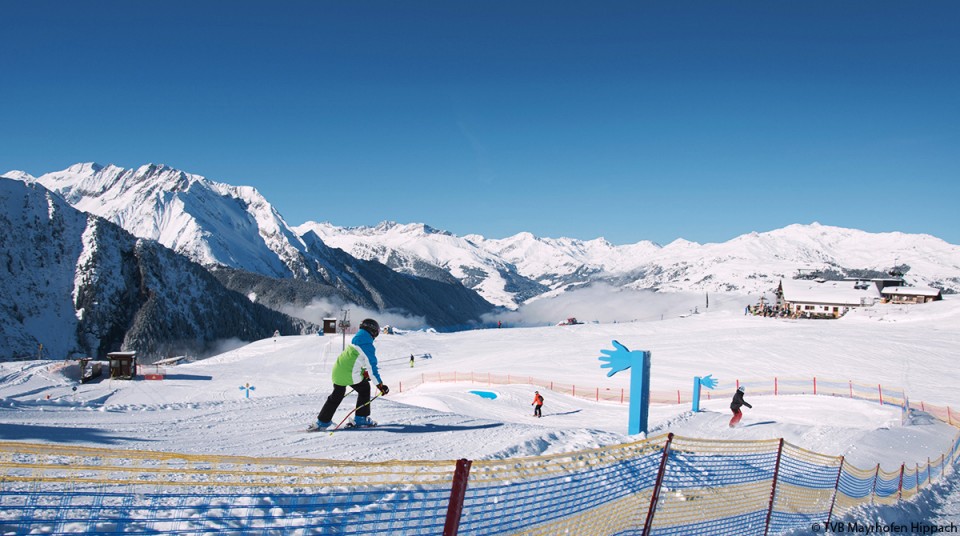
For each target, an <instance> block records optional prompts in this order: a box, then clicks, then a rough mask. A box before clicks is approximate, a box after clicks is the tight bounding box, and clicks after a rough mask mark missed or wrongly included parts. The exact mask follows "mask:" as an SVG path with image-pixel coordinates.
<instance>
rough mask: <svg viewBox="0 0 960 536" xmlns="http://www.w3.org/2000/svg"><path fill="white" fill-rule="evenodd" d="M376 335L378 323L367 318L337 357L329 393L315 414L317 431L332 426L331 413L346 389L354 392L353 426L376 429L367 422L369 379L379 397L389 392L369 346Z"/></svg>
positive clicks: (375, 353)
mask: <svg viewBox="0 0 960 536" xmlns="http://www.w3.org/2000/svg"><path fill="white" fill-rule="evenodd" d="M379 334H380V324H378V323H377V321H376V320H373V319H372V318H367V319H366V320H364V321H363V322H361V323H360V329H359V330H357V334H356V335H354V336H353V339H352V340H351V341H350V345H349V346H347V348H346V349H345V350H344V351H343V352H342V353H341V354H340V356H339V357H337V361H336V363H334V365H333V372H332V373H331V376H332V378H333V392H332V393H330V396H328V397H327V401H326V402H325V403H324V404H323V408H322V409H321V410H320V414H319V415H317V425H316V427H317V428H319V429H324V428H327V427H328V426H330V425H331V424H333V414H334V413H336V411H337V408H338V407H340V402H342V401H343V397H344V396H346V394H347V387H351V388H353V390H354V391H356V392H357V409H356V415H355V417H354V425H356V426H376V424H377V423H376V422H374V421H373V420H371V419H370V380H371V379H373V380H375V381H376V382H377V389H378V390H379V391H380V394H381V395H386V394H387V393H389V392H390V389H389V388H388V387H387V386H386V385H384V384H383V380H381V379H380V370H379V369H378V368H377V352H376V349H375V348H374V347H373V340H374V339H376V338H377V335H379Z"/></svg>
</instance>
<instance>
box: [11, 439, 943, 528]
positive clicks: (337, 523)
mask: <svg viewBox="0 0 960 536" xmlns="http://www.w3.org/2000/svg"><path fill="white" fill-rule="evenodd" d="M958 448H960V435H958V436H957V437H956V438H955V439H954V442H953V446H952V448H951V449H950V450H949V452H946V453H943V454H941V455H940V456H938V458H937V459H936V460H933V461H926V462H925V463H922V464H920V463H915V464H914V465H908V464H904V465H902V466H900V467H898V468H893V469H889V468H881V467H879V466H876V467H872V468H858V467H854V466H852V465H851V464H849V463H846V462H845V461H844V459H843V458H842V457H838V456H828V455H823V454H819V453H816V452H811V451H808V450H805V449H802V448H800V447H797V446H795V445H791V444H790V443H787V442H785V441H782V440H777V439H773V440H763V441H719V440H706V439H693V438H685V437H677V436H673V435H672V434H671V435H667V436H658V437H653V438H650V439H646V440H643V441H638V442H634V443H628V444H622V445H615V446H610V447H604V448H596V449H590V450H583V451H578V452H573V453H565V454H556V455H550V456H538V457H528V458H518V459H503V460H480V461H474V462H472V468H471V469H470V470H469V478H468V482H467V488H466V492H465V494H464V496H463V502H462V511H460V513H459V533H460V534H530V535H535V534H542V535H547V534H597V535H604V534H610V535H626V534H651V535H672V534H693V533H696V534H744V535H749V534H776V533H780V532H784V531H788V530H791V529H795V528H798V527H808V526H810V525H811V524H812V523H814V522H818V523H824V522H826V521H828V520H829V519H831V518H833V519H837V518H839V517H840V516H842V515H844V514H845V513H846V512H849V511H850V510H852V509H854V508H857V507H859V506H862V505H865V504H894V503H897V502H898V501H901V500H908V499H910V498H911V497H913V496H915V495H916V494H917V493H918V492H919V491H920V490H922V489H923V488H925V487H927V486H929V485H931V483H933V482H936V481H937V480H938V479H939V478H942V477H943V476H944V475H945V474H946V473H948V472H949V468H950V467H952V465H953V464H954V463H955V461H956V458H957V452H958ZM455 468H456V462H455V461H437V462H429V461H428V462H421V461H393V462H381V463H358V462H344V461H333V460H309V459H299V458H248V457H231V456H201V455H186V454H171V453H159V452H148V451H124V450H113V449H111V450H107V449H93V448H83V447H69V446H55V445H37V444H25V443H17V442H0V530H2V531H3V532H4V533H12V534H32V533H43V534H76V533H98V534H156V533H165V534H203V533H211V532H217V533H225V534H230V533H236V534H240V533H244V534H250V533H253V534H318V533H319V534H358V535H359V534H372V533H377V532H384V533H389V534H441V533H443V531H444V526H445V521H446V518H447V516H448V512H449V510H450V501H451V490H452V487H453V480H454V472H455Z"/></svg>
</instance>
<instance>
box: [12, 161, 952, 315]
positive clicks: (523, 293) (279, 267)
mask: <svg viewBox="0 0 960 536" xmlns="http://www.w3.org/2000/svg"><path fill="white" fill-rule="evenodd" d="M8 176H16V177H17V178H19V179H20V180H25V181H31V180H36V181H38V182H40V183H41V184H44V185H45V186H47V187H49V188H50V189H52V190H54V191H57V192H59V193H61V194H62V195H63V196H64V197H65V198H66V199H67V200H68V201H69V202H71V203H72V204H74V205H75V206H76V207H77V208H80V209H82V210H86V211H89V212H91V213H93V214H97V215H100V216H102V217H104V218H107V219H108V220H110V221H113V222H115V223H117V224H118V225H121V226H123V227H124V228H125V229H127V230H128V231H130V232H132V233H134V234H136V235H137V236H141V237H145V238H153V239H156V240H158V241H160V242H161V243H162V244H164V245H167V246H168V247H170V248H172V249H174V250H176V251H178V252H181V253H183V254H185V255H187V256H189V257H190V258H192V259H194V260H195V261H197V262H199V263H201V264H203V265H204V266H207V267H209V268H231V269H234V270H242V271H243V272H249V273H253V274H259V275H260V276H262V277H264V278H267V279H268V280H270V281H276V282H278V283H277V284H279V285H281V286H284V285H285V286H287V287H289V286H291V285H294V286H298V288H300V287H302V284H304V283H305V284H307V285H312V284H319V285H325V287H324V288H326V289H328V290H329V289H330V288H333V289H336V290H337V292H339V293H342V294H344V295H346V296H347V298H346V299H348V300H352V301H354V302H357V303H360V304H361V305H369V306H372V307H375V308H379V309H385V308H391V307H392V308H400V309H407V308H410V309H408V311H409V312H410V313H412V314H415V315H421V316H427V317H430V315H432V317H431V318H433V319H434V323H439V324H443V323H446V324H448V325H450V324H463V323H466V322H467V319H468V318H477V317H478V316H479V315H480V314H482V313H483V312H486V311H487V310H489V308H488V309H484V306H483V304H480V303H475V300H474V298H473V297H472V293H471V295H466V294H463V292H462V289H460V288H458V287H460V286H461V284H462V286H463V287H466V288H467V289H472V290H473V291H475V292H476V293H477V294H478V295H479V296H482V297H483V299H485V300H486V301H487V302H489V303H492V304H494V305H498V306H503V307H507V308H511V309H513V308H517V307H518V306H519V305H520V304H522V303H524V302H527V301H529V300H532V299H537V298H541V297H547V296H552V295H556V294H559V293H563V292H566V291H568V290H571V289H576V288H580V287H583V286H587V285H590V284H593V283H606V284H610V285H613V286H615V287H617V288H630V289H650V290H657V291H665V292H682V291H707V292H736V293H740V294H757V293H763V292H769V291H771V290H772V289H774V288H776V286H777V284H778V282H779V280H780V279H782V278H785V277H786V278H789V277H793V276H795V275H796V274H797V273H798V270H800V269H808V270H816V271H819V272H820V273H821V274H824V275H826V276H828V277H839V276H858V277H871V276H873V277H879V276H883V275H885V274H886V273H887V272H888V271H889V270H890V269H891V268H894V267H897V268H899V269H900V271H902V272H904V273H905V279H906V281H907V283H908V284H914V285H924V286H935V287H939V288H942V289H944V290H945V291H946V292H948V293H949V292H958V291H960V246H957V245H953V244H949V243H947V242H944V241H943V240H940V239H938V238H936V237H933V236H930V235H916V234H905V233H898V232H892V233H867V232H863V231H859V230H855V229H845V228H840V227H831V226H825V225H820V224H818V223H812V224H808V225H801V224H797V225H790V226H788V227H785V228H783V229H777V230H773V231H769V232H762V233H758V232H753V233H749V234H745V235H742V236H739V237H736V238H734V239H732V240H729V241H727V242H722V243H710V244H698V243H695V242H689V241H686V240H682V239H678V240H676V241H674V242H671V243H670V244H667V245H665V246H661V245H658V244H655V243H653V242H649V241H641V242H638V243H635V244H627V245H613V244H611V243H609V242H607V241H606V240H604V239H602V238H597V239H595V240H587V241H584V240H577V239H571V238H544V237H537V236H534V235H532V234H530V233H519V234H517V235H514V236H511V237H507V238H503V239H489V238H485V237H483V236H480V235H475V234H469V235H466V236H457V235H454V234H452V233H449V232H446V231H443V230H438V229H434V228H432V227H430V226H428V225H425V224H421V223H412V224H399V223H393V222H384V223H381V224H379V225H377V226H374V227H339V226H336V225H334V224H332V223H316V222H307V223H304V224H303V225H300V226H297V227H289V226H287V224H286V222H285V221H284V220H283V218H282V217H281V216H280V214H279V213H278V212H277V211H276V210H275V209H274V208H273V207H272V206H271V205H270V204H269V203H268V202H267V201H266V200H265V199H264V198H263V197H262V196H261V195H260V194H259V193H257V192H256V190H254V189H252V188H245V187H235V186H230V185H226V184H222V183H217V182H213V181H209V180H207V179H205V178H203V177H200V176H198V175H191V174H188V173H185V172H182V171H178V170H174V169H171V168H168V167H165V166H155V165H147V166H142V167H140V168H138V169H136V170H125V169H122V168H118V167H116V166H106V167H102V166H99V165H96V164H77V165H75V166H72V167H70V168H68V169H66V170H64V171H60V172H55V173H48V174H46V175H43V176H41V177H39V178H36V179H34V178H33V177H30V176H29V175H27V174H25V173H21V172H11V173H9V174H8ZM335 248H339V249H340V250H343V252H346V253H343V252H341V251H339V250H338V249H335ZM357 259H362V261H357ZM363 261H366V262H367V263H369V264H366V265H364V264H363ZM381 264H382V265H385V266H387V267H389V268H390V269H391V270H392V271H391V270H388V271H382V270H379V268H378V267H379V266H380V265H381ZM371 272H372V273H371ZM230 273H231V274H232V273H233V272H230ZM398 273H399V274H405V275H406V276H412V277H406V278H404V279H400V280H397V279H390V280H389V281H386V280H383V279H382V277H385V278H391V277H393V278H396V277H400V276H399V275H397V274H398ZM390 274H393V275H392V276H391V275H390ZM221 279H222V280H224V281H225V282H227V284H228V285H235V286H232V287H231V288H236V289H237V290H241V291H243V292H248V289H246V288H245V287H244V285H247V286H249V285H250V284H251V283H250V281H249V277H246V276H244V277H233V276H231V277H229V278H228V277H221ZM240 280H243V282H241V281H240ZM294 281H295V282H296V283H294ZM400 282H402V283H404V284H403V285H398V283H400ZM430 282H432V283H430ZM434 283H438V284H439V285H440V286H439V287H438V288H433V289H430V290H429V292H428V295H429V299H423V297H422V295H421V292H420V291H419V290H416V291H411V292H410V293H408V294H407V295H405V296H402V297H396V296H395V292H396V289H397V288H401V287H404V286H406V287H409V286H410V285H413V286H414V287H418V286H427V287H430V286H437V285H435V284H434ZM259 285H260V286H261V287H262V288H269V287H270V286H271V285H266V284H262V283H261V284H259ZM301 290H302V289H301ZM438 292H439V294H438ZM307 293H308V294H309V292H307ZM292 294H295V295H303V292H302V291H301V292H292V291H290V289H289V288H286V289H285V290H283V291H272V292H271V291H269V290H267V291H261V292H260V293H258V295H259V296H261V298H259V299H264V300H267V299H269V298H268V297H269V296H270V295H273V296H275V298H274V299H275V301H276V302H278V303H279V302H282V301H283V300H286V299H288V298H289V296H290V295H292ZM447 296H454V298H453V299H454V301H456V303H458V304H459V305H457V306H456V307H454V309H456V310H457V311H458V313H460V314H459V316H456V318H454V317H450V316H449V314H448V313H444V312H445V311H450V310H451V307H449V305H451V304H450V302H449V301H448V300H449V298H448V297H447ZM481 301H482V300H481ZM431 302H439V303H438V304H437V303H433V304H431ZM271 305H274V306H275V305H276V303H271ZM435 305H436V306H435ZM463 306H466V310H464V309H463ZM431 307H433V309H430V308H431ZM488 307H489V306H488ZM424 308H427V309H428V310H424ZM445 314H446V315H447V316H444V315H445ZM441 318H442V320H440V321H439V322H438V321H437V319H441Z"/></svg>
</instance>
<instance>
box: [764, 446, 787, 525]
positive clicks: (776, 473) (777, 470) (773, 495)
mask: <svg viewBox="0 0 960 536" xmlns="http://www.w3.org/2000/svg"><path fill="white" fill-rule="evenodd" d="M781 456H783V438H782V437H781V438H780V446H779V447H777V465H775V466H774V467H773V486H772V487H771V488H770V507H769V508H768V509H767V523H766V525H764V527H763V536H767V533H769V532H770V517H771V516H773V503H774V501H775V500H776V498H777V477H779V476H780V458H781Z"/></svg>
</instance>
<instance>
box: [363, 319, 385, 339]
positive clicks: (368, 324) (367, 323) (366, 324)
mask: <svg viewBox="0 0 960 536" xmlns="http://www.w3.org/2000/svg"><path fill="white" fill-rule="evenodd" d="M360 329H362V330H363V331H366V332H367V333H369V334H370V336H371V337H373V338H374V339H376V338H377V335H379V334H380V324H377V321H376V320H374V319H372V318H365V319H364V320H363V322H360Z"/></svg>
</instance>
